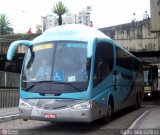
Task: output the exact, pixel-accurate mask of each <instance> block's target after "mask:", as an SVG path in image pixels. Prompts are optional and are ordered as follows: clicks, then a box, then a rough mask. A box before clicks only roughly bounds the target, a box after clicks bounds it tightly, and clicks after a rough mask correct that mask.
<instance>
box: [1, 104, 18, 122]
mask: <svg viewBox="0 0 160 135" xmlns="http://www.w3.org/2000/svg"><path fill="white" fill-rule="evenodd" d="M18 118H19V110H18V107H10V108H0V122H4V121H9V120H14V119H18Z"/></svg>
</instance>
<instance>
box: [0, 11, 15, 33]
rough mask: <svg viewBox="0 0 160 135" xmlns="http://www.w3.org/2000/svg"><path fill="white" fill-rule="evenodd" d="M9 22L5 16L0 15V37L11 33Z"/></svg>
mask: <svg viewBox="0 0 160 135" xmlns="http://www.w3.org/2000/svg"><path fill="white" fill-rule="evenodd" d="M10 25H11V22H10V21H9V20H8V19H7V17H6V15H5V14H1V15H0V35H4V34H10V33H13V28H11V27H10Z"/></svg>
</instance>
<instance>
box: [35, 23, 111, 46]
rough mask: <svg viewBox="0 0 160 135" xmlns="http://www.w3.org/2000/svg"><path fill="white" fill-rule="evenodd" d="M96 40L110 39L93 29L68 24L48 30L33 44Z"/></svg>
mask: <svg viewBox="0 0 160 135" xmlns="http://www.w3.org/2000/svg"><path fill="white" fill-rule="evenodd" d="M95 38H107V39H110V38H109V37H108V36H106V35H105V34H103V33H102V32H101V31H99V30H97V29H95V28H93V27H90V26H85V25H80V24H67V25H61V26H57V27H54V28H51V29H48V30H46V31H45V32H44V33H43V34H42V35H40V36H38V37H37V38H35V39H34V40H33V43H38V42H46V41H56V40H78V41H90V40H92V41H93V40H94V39H95Z"/></svg>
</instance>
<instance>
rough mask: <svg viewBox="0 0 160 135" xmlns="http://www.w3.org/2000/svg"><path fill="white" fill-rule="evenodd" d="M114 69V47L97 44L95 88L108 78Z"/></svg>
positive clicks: (106, 44) (107, 44)
mask: <svg viewBox="0 0 160 135" xmlns="http://www.w3.org/2000/svg"><path fill="white" fill-rule="evenodd" d="M112 68H113V45H112V44H109V43H105V42H101V43H99V44H97V47H96V52H95V65H94V86H96V85H97V84H99V83H100V82H101V81H103V80H104V78H106V77H107V76H108V74H109V73H110V72H111V71H112Z"/></svg>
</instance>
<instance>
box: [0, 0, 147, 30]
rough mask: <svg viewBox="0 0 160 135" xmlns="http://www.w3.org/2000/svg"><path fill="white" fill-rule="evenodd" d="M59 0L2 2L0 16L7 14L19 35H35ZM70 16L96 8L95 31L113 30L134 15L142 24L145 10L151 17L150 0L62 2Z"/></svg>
mask: <svg viewBox="0 0 160 135" xmlns="http://www.w3.org/2000/svg"><path fill="white" fill-rule="evenodd" d="M58 1H59V0H0V14H6V16H7V18H8V19H9V20H10V22H11V24H12V25H11V27H12V28H14V32H15V33H25V32H27V31H28V29H29V28H32V31H33V32H35V27H36V25H37V24H41V16H46V15H48V14H53V13H52V8H53V6H54V5H55V4H56V3H57V2H58ZM61 1H62V2H63V3H64V4H65V5H66V6H67V8H68V9H69V12H70V13H73V14H78V12H79V11H80V10H82V9H83V8H86V7H87V6H92V11H91V21H92V22H93V26H94V27H95V28H103V27H109V26H114V25H119V24H124V23H129V22H131V21H132V18H133V13H135V14H136V19H137V20H138V21H140V20H142V19H143V14H144V12H145V11H147V12H148V14H149V15H150V0H61Z"/></svg>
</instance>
